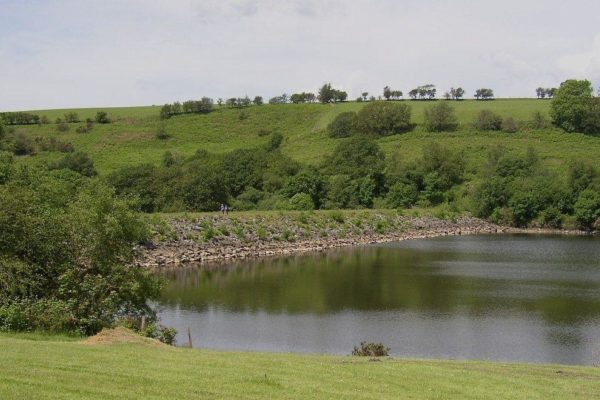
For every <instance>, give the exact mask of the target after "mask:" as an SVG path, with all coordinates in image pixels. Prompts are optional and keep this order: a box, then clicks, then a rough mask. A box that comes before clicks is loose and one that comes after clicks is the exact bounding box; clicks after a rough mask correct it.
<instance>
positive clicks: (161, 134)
mask: <svg viewBox="0 0 600 400" xmlns="http://www.w3.org/2000/svg"><path fill="white" fill-rule="evenodd" d="M169 137H170V135H169V134H168V133H167V129H166V126H165V124H164V123H162V122H161V123H160V124H158V128H157V129H156V138H157V139H158V140H166V139H168V138H169Z"/></svg>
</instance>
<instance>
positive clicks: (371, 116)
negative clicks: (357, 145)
mask: <svg viewBox="0 0 600 400" xmlns="http://www.w3.org/2000/svg"><path fill="white" fill-rule="evenodd" d="M410 117H411V108H410V106H409V105H407V104H404V103H397V102H387V101H374V102H370V103H369V104H367V105H366V106H364V107H363V108H362V109H361V110H360V111H359V112H358V114H357V116H356V130H357V132H360V133H364V134H367V135H372V136H388V135H395V134H398V133H402V132H407V131H409V130H411V129H412V125H411V122H410Z"/></svg>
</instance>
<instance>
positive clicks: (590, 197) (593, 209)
mask: <svg viewBox="0 0 600 400" xmlns="http://www.w3.org/2000/svg"><path fill="white" fill-rule="evenodd" d="M573 209H574V212H575V218H576V219H577V222H579V225H580V226H581V227H582V228H584V229H592V228H593V226H594V224H595V223H596V221H597V220H598V219H599V218H600V193H598V192H597V191H595V190H592V189H586V190H584V191H582V192H581V193H580V194H579V197H578V198H577V201H576V202H575V205H574V206H573Z"/></svg>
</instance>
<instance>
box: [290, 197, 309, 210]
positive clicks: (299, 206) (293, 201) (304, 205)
mask: <svg viewBox="0 0 600 400" xmlns="http://www.w3.org/2000/svg"><path fill="white" fill-rule="evenodd" d="M290 207H291V208H292V210H314V209H315V204H314V203H313V201H312V198H311V196H310V195H309V194H307V193H296V194H295V195H293V196H292V198H290Z"/></svg>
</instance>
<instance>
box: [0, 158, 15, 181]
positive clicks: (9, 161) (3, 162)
mask: <svg viewBox="0 0 600 400" xmlns="http://www.w3.org/2000/svg"><path fill="white" fill-rule="evenodd" d="M13 164H14V160H13V155H12V154H10V153H9V152H7V151H1V150H0V185H4V184H5V183H7V182H8V181H9V179H10V178H11V176H12V174H13V171H14V165H13Z"/></svg>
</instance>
